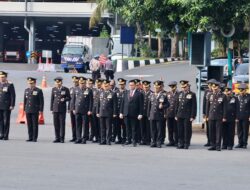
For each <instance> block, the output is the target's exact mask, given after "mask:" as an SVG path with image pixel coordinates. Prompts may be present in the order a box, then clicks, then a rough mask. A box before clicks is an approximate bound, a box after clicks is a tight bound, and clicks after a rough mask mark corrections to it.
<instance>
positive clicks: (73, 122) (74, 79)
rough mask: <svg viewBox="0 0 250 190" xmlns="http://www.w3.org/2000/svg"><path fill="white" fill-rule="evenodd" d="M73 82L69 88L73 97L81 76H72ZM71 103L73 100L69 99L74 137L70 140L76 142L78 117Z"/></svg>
mask: <svg viewBox="0 0 250 190" xmlns="http://www.w3.org/2000/svg"><path fill="white" fill-rule="evenodd" d="M72 82H73V87H71V88H70V89H69V91H70V97H71V99H72V96H73V94H74V91H75V88H76V87H77V86H78V85H79V78H78V77H77V76H72ZM70 104H71V100H70V101H69V104H68V112H69V114H70V121H71V129H72V139H71V140H70V142H75V141H76V117H75V114H74V113H73V110H71V106H70Z"/></svg>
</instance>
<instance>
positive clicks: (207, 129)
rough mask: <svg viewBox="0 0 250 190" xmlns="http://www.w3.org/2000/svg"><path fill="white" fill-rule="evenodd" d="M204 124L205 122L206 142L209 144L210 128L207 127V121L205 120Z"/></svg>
mask: <svg viewBox="0 0 250 190" xmlns="http://www.w3.org/2000/svg"><path fill="white" fill-rule="evenodd" d="M205 124H206V134H207V143H208V144H211V142H210V129H209V124H208V121H206V122H205Z"/></svg>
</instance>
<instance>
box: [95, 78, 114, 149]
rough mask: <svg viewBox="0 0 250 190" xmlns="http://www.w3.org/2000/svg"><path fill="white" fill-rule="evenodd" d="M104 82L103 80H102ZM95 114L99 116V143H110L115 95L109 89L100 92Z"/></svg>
mask: <svg viewBox="0 0 250 190" xmlns="http://www.w3.org/2000/svg"><path fill="white" fill-rule="evenodd" d="M104 83H105V81H104ZM97 114H98V115H99V117H100V126H101V143H100V144H109V145H110V144H111V137H112V122H113V116H117V115H116V114H117V97H116V93H115V92H112V91H111V90H107V91H104V90H103V91H102V92H101V93H100V97H99V101H98V107H97Z"/></svg>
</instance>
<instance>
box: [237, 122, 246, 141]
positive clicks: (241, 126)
mask: <svg viewBox="0 0 250 190" xmlns="http://www.w3.org/2000/svg"><path fill="white" fill-rule="evenodd" d="M237 133H238V138H239V145H241V146H247V141H248V133H249V120H248V119H242V120H239V122H238V124H237Z"/></svg>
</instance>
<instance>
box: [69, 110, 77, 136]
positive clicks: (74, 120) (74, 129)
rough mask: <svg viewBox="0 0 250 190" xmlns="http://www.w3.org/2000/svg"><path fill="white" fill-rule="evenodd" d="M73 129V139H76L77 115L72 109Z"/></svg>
mask: <svg viewBox="0 0 250 190" xmlns="http://www.w3.org/2000/svg"><path fill="white" fill-rule="evenodd" d="M70 120H71V129H72V139H73V140H76V116H75V114H74V113H73V111H70Z"/></svg>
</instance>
